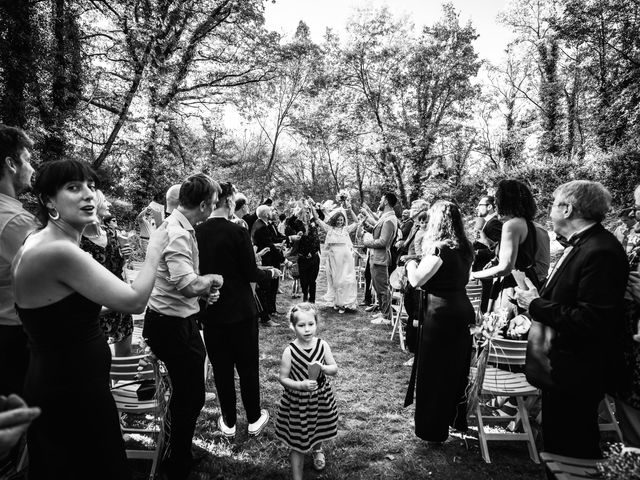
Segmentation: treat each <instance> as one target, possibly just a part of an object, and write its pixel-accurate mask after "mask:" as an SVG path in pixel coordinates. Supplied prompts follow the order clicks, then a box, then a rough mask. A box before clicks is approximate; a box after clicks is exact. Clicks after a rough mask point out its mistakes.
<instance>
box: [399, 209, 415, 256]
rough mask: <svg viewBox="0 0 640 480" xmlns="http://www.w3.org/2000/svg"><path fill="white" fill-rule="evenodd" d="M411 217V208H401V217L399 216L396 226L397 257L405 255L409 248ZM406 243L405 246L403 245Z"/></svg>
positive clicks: (411, 229)
mask: <svg viewBox="0 0 640 480" xmlns="http://www.w3.org/2000/svg"><path fill="white" fill-rule="evenodd" d="M413 224H414V222H413V217H412V215H411V210H403V211H402V217H401V218H400V225H399V226H398V230H399V234H398V237H400V238H399V239H398V241H397V242H396V244H395V247H396V250H397V253H398V258H400V257H401V256H402V255H406V254H407V251H408V250H409V243H410V241H407V240H410V236H411V233H412V232H413ZM405 245H406V246H405Z"/></svg>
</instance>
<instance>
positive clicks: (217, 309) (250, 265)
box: [196, 183, 280, 437]
mask: <svg viewBox="0 0 640 480" xmlns="http://www.w3.org/2000/svg"><path fill="white" fill-rule="evenodd" d="M220 187H221V189H222V191H221V193H220V195H219V196H218V202H217V203H216V207H215V210H214V211H213V214H212V216H211V217H210V218H209V219H208V220H207V221H205V222H204V223H201V224H200V225H198V226H197V227H196V239H197V240H198V249H199V252H200V271H201V272H202V273H215V274H218V275H221V276H222V277H223V278H224V284H223V285H222V287H221V288H220V297H219V299H218V301H217V302H216V303H214V304H210V305H207V307H206V308H205V309H204V310H203V311H202V312H201V314H200V319H201V321H202V323H203V325H204V340H205V344H206V347H207V352H208V354H209V359H210V360H211V365H212V367H213V376H214V378H215V383H216V390H217V392H218V398H219V399H220V410H221V411H222V415H221V416H220V418H219V419H218V426H219V428H220V430H221V431H222V433H223V434H224V435H225V436H226V437H233V436H234V435H235V433H236V388H235V379H234V367H235V369H236V370H237V371H238V376H239V377H240V393H241V395H242V403H243V404H244V408H245V411H246V412H247V421H248V422H249V435H250V436H254V435H257V434H258V433H260V432H261V431H262V429H263V428H264V426H265V425H266V423H267V421H268V420H269V413H268V412H267V410H261V409H260V379H259V376H258V320H257V317H258V311H257V308H256V304H255V301H254V298H253V292H252V290H251V285H250V283H251V282H257V281H261V280H267V281H268V280H270V279H272V278H277V277H278V276H279V275H280V271H279V270H277V269H275V268H268V269H260V268H259V267H257V266H256V259H255V255H254V252H253V247H252V246H251V240H250V239H249V232H248V231H247V229H245V228H243V227H241V226H240V225H237V224H236V223H234V222H232V221H231V220H230V218H231V217H232V215H233V212H234V211H235V188H234V187H233V185H232V184H230V183H223V184H221V185H220Z"/></svg>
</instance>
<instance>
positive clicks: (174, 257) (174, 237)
mask: <svg viewBox="0 0 640 480" xmlns="http://www.w3.org/2000/svg"><path fill="white" fill-rule="evenodd" d="M168 233H169V244H168V245H167V247H166V248H165V250H164V261H165V263H166V264H167V270H168V275H167V281H168V282H169V283H171V284H172V285H174V286H175V288H176V289H177V290H182V289H183V288H185V287H186V286H188V285H189V284H191V283H192V282H193V281H194V280H196V279H197V278H198V274H197V272H196V267H195V266H194V264H193V260H192V259H193V258H197V252H192V244H193V241H192V239H191V237H190V236H191V234H190V233H189V232H188V231H186V230H184V229H173V228H172V229H170V230H169V232H168ZM193 253H196V255H195V256H194V255H193Z"/></svg>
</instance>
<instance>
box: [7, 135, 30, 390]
mask: <svg viewBox="0 0 640 480" xmlns="http://www.w3.org/2000/svg"><path fill="white" fill-rule="evenodd" d="M32 147H33V141H32V140H31V139H30V138H29V137H28V136H27V135H26V134H25V133H24V132H23V131H22V130H20V129H18V128H14V127H8V126H6V125H2V124H0V162H1V163H0V395H5V396H7V395H9V394H11V393H16V394H18V395H22V387H23V384H24V377H25V375H26V373H27V365H28V363H29V351H28V349H27V336H26V335H25V333H24V330H23V329H22V324H21V323H20V319H19V318H18V314H17V313H16V310H15V307H14V303H15V298H14V296H13V286H12V284H11V275H10V270H11V262H12V261H13V257H14V256H15V254H16V253H17V251H18V250H19V249H20V247H21V246H22V242H24V239H25V238H26V237H27V235H28V234H29V233H30V232H31V231H33V230H34V229H35V228H36V225H37V221H36V219H35V218H34V216H33V215H31V214H30V213H29V212H27V211H26V210H25V209H24V208H22V204H21V203H20V201H19V200H18V199H17V196H18V194H20V193H22V192H24V191H26V190H28V189H30V188H31V177H32V176H33V167H32V166H31V152H30V150H31V148H32Z"/></svg>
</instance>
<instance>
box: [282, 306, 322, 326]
mask: <svg viewBox="0 0 640 480" xmlns="http://www.w3.org/2000/svg"><path fill="white" fill-rule="evenodd" d="M298 312H309V313H313V317H314V318H315V319H316V323H318V310H317V308H316V306H315V305H314V304H313V303H309V302H303V303H299V304H297V305H294V306H293V307H291V310H289V322H291V325H294V326H295V324H296V313H298Z"/></svg>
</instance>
